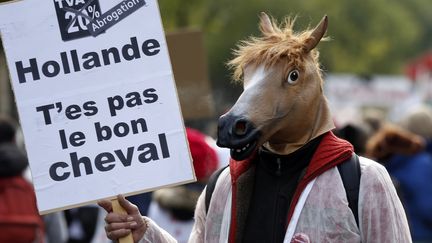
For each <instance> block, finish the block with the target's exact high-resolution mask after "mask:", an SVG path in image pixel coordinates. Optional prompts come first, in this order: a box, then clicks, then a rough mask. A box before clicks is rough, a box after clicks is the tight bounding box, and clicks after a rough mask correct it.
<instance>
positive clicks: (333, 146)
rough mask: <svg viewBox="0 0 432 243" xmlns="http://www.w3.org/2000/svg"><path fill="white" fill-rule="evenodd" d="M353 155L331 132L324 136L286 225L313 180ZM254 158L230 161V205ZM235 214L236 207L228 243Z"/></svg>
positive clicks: (291, 206) (234, 235)
mask: <svg viewBox="0 0 432 243" xmlns="http://www.w3.org/2000/svg"><path fill="white" fill-rule="evenodd" d="M352 153H353V146H352V145H351V144H350V143H349V142H347V141H345V140H342V139H340V138H337V137H336V136H335V135H334V134H333V133H332V132H328V133H326V134H324V136H323V138H322V140H321V143H320V144H319V146H318V148H317V150H316V151H315V153H314V155H313V156H312V159H311V161H310V163H309V166H308V168H307V169H306V174H305V175H304V176H303V178H302V179H301V180H300V182H299V184H298V186H297V188H296V190H295V192H294V196H293V198H292V203H291V205H290V208H289V210H288V216H287V224H286V225H288V224H289V221H290V220H291V217H292V215H293V212H294V209H295V207H296V205H297V202H298V200H299V198H300V195H301V193H302V191H303V190H304V189H305V187H306V186H307V185H308V183H309V182H311V181H312V180H313V179H315V178H316V177H318V176H319V175H321V174H323V173H324V172H325V171H327V170H329V169H331V168H333V167H335V166H337V165H338V164H340V163H342V162H344V161H346V160H348V159H349V158H350V157H351V156H352ZM253 158H254V157H251V158H249V159H247V160H243V161H236V160H233V159H231V161H230V171H231V183H232V204H233V205H235V203H236V200H237V195H236V194H237V178H239V176H240V175H242V174H243V173H244V172H245V171H247V170H248V169H249V168H250V164H251V162H252V161H253ZM236 215H237V212H236V207H232V211H231V227H230V232H229V242H230V243H234V242H235V239H236V229H237V218H236V217H237V216H236Z"/></svg>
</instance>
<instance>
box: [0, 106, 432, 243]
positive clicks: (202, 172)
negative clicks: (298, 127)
mask: <svg viewBox="0 0 432 243" xmlns="http://www.w3.org/2000/svg"><path fill="white" fill-rule="evenodd" d="M401 117H402V118H401V119H400V120H399V121H393V122H389V121H387V120H385V119H382V117H381V116H367V115H366V116H364V117H362V118H361V119H359V120H357V121H352V122H350V123H347V124H344V125H343V126H337V128H336V129H335V130H334V133H335V134H336V135H337V136H339V137H341V138H343V139H346V140H348V141H349V142H351V143H352V144H353V145H354V149H355V152H356V153H357V154H358V155H360V156H364V157H367V158H370V159H373V160H375V161H377V162H379V163H381V164H382V165H384V166H385V168H386V169H387V170H388V172H389V173H390V175H391V177H392V180H393V183H394V185H395V188H396V190H397V192H398V195H399V197H400V199H401V201H402V203H403V205H404V207H405V211H406V213H407V217H408V220H409V224H410V229H411V234H412V237H413V240H414V242H432V109H431V107H429V106H427V105H422V106H419V107H415V108H414V107H413V108H411V109H409V111H408V112H406V114H404V115H402V116H401ZM187 138H188V142H189V147H190V150H191V155H192V158H193V165H194V170H195V174H196V176H197V182H195V183H192V184H187V185H182V186H178V187H173V188H165V189H160V190H157V191H155V192H153V193H144V194H140V195H135V196H132V197H128V200H129V201H131V202H133V203H134V204H136V205H137V206H138V208H139V210H140V212H141V214H142V215H147V216H149V217H150V218H152V219H153V220H154V221H155V222H156V223H157V224H159V226H161V227H162V228H164V229H165V230H166V231H168V232H169V233H170V234H171V235H172V236H174V237H175V238H176V239H177V240H178V242H180V243H182V242H187V240H188V237H189V234H190V232H191V229H192V226H193V216H194V209H195V203H196V201H197V199H198V197H199V195H200V194H201V191H202V190H203V189H204V187H205V185H206V182H207V180H208V179H209V177H210V176H211V175H212V174H213V173H214V172H215V171H216V170H218V169H220V168H224V167H225V166H227V164H228V161H229V151H227V150H225V149H220V148H218V147H217V146H216V145H215V141H214V139H213V138H211V137H210V136H208V135H205V134H204V133H202V132H200V131H198V130H196V129H192V128H187ZM23 147H24V146H23V140H22V135H21V134H20V132H19V128H18V124H17V123H16V122H14V121H13V120H12V119H10V118H8V117H0V201H1V202H2V203H1V204H0V242H18V243H20V242H48V243H52V242H55V243H63V242H68V243H103V242H110V241H109V240H108V239H107V238H106V236H105V231H104V225H105V223H104V221H103V218H104V217H105V212H104V211H103V210H102V209H101V208H99V207H97V206H96V205H90V206H85V207H80V208H75V209H71V210H65V211H62V212H56V213H52V214H48V215H44V216H39V214H38V211H37V208H36V198H35V195H34V190H33V187H32V185H31V176H30V173H29V168H28V161H27V158H26V155H25V151H24V148H23ZM5 232H7V233H5Z"/></svg>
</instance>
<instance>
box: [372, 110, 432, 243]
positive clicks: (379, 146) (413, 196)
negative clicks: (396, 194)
mask: <svg viewBox="0 0 432 243" xmlns="http://www.w3.org/2000/svg"><path fill="white" fill-rule="evenodd" d="M400 125H401V126H402V127H403V128H405V129H406V130H407V131H408V132H411V133H413V134H414V135H409V134H407V132H403V131H399V132H396V131H398V130H397V129H395V128H386V129H384V130H383V131H381V132H380V133H378V134H376V135H375V136H374V137H373V138H371V141H370V142H369V144H368V147H369V149H368V150H369V154H370V155H371V156H374V157H375V158H377V159H379V160H380V161H381V162H382V163H383V164H384V165H385V167H386V169H387V170H388V172H389V173H390V175H391V176H392V177H393V178H395V179H396V181H397V184H398V187H399V189H400V195H401V197H402V198H401V200H402V202H403V204H404V207H405V209H406V211H407V216H408V221H409V224H410V229H411V235H412V238H413V240H414V241H415V242H432V110H431V109H430V108H428V107H426V106H422V107H419V108H416V109H413V110H411V111H410V112H409V113H408V114H407V115H406V116H405V117H404V118H403V119H402V121H401V122H400ZM397 134H399V135H397ZM401 135H403V136H404V137H405V138H409V139H402V138H401Z"/></svg>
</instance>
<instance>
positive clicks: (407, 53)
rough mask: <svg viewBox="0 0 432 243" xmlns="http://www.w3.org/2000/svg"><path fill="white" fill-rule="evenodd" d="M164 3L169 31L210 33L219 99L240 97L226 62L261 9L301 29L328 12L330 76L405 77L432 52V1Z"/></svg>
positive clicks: (324, 59)
mask: <svg viewBox="0 0 432 243" xmlns="http://www.w3.org/2000/svg"><path fill="white" fill-rule="evenodd" d="M99 1H103V0H99ZM0 2H5V0H0ZM159 5H160V9H161V14H162V19H163V23H164V27H165V29H166V31H172V30H177V29H183V28H199V29H201V30H203V31H204V35H205V42H206V43H205V44H206V46H207V51H208V57H209V66H210V67H209V68H210V76H211V80H212V81H213V87H214V88H215V92H216V94H215V96H216V97H217V98H219V99H224V97H230V96H232V94H231V93H237V94H238V93H239V90H240V88H239V87H238V88H237V89H233V90H229V89H228V90H227V89H226V86H227V83H228V82H227V81H228V80H230V72H229V71H228V70H227V68H226V66H225V63H226V62H227V61H228V60H229V59H230V58H231V50H232V49H233V48H234V47H235V45H236V43H237V42H238V41H239V40H243V39H245V38H247V37H248V36H250V35H259V33H258V27H257V23H258V14H259V13H260V12H261V11H265V12H267V13H268V14H270V15H272V16H273V17H275V18H276V19H278V20H281V19H282V18H283V17H284V16H287V15H291V16H297V22H296V26H295V28H296V29H297V30H303V29H304V28H306V27H308V26H312V27H313V26H315V25H316V24H317V23H318V22H319V20H320V19H321V18H322V16H323V15H324V14H327V15H328V16H329V29H328V32H327V34H328V36H330V37H331V39H332V40H331V41H330V42H324V43H321V44H320V45H319V49H320V50H321V63H322V65H323V69H324V70H325V71H326V72H349V73H357V74H362V75H369V74H375V73H393V74H394V73H402V71H403V66H404V64H405V63H407V62H408V61H409V60H411V59H413V58H415V57H417V56H418V55H420V54H421V53H424V52H426V51H428V50H431V49H432V41H431V40H432V1H431V0H392V1H390V0H352V1H345V0H333V1H324V0H303V1H300V0H293V1H288V0H272V1H268V0H235V1H233V0H219V1H215V0H159ZM218 92H219V93H218ZM219 94H221V95H220V96H219ZM234 96H235V95H234Z"/></svg>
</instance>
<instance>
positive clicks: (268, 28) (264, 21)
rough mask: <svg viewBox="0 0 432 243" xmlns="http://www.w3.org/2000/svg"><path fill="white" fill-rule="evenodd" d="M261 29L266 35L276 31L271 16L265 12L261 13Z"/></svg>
mask: <svg viewBox="0 0 432 243" xmlns="http://www.w3.org/2000/svg"><path fill="white" fill-rule="evenodd" d="M260 29H261V32H262V33H263V34H264V35H267V34H271V33H273V32H274V29H273V24H272V22H271V20H270V17H269V16H268V15H267V14H266V13H264V12H261V14H260Z"/></svg>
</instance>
